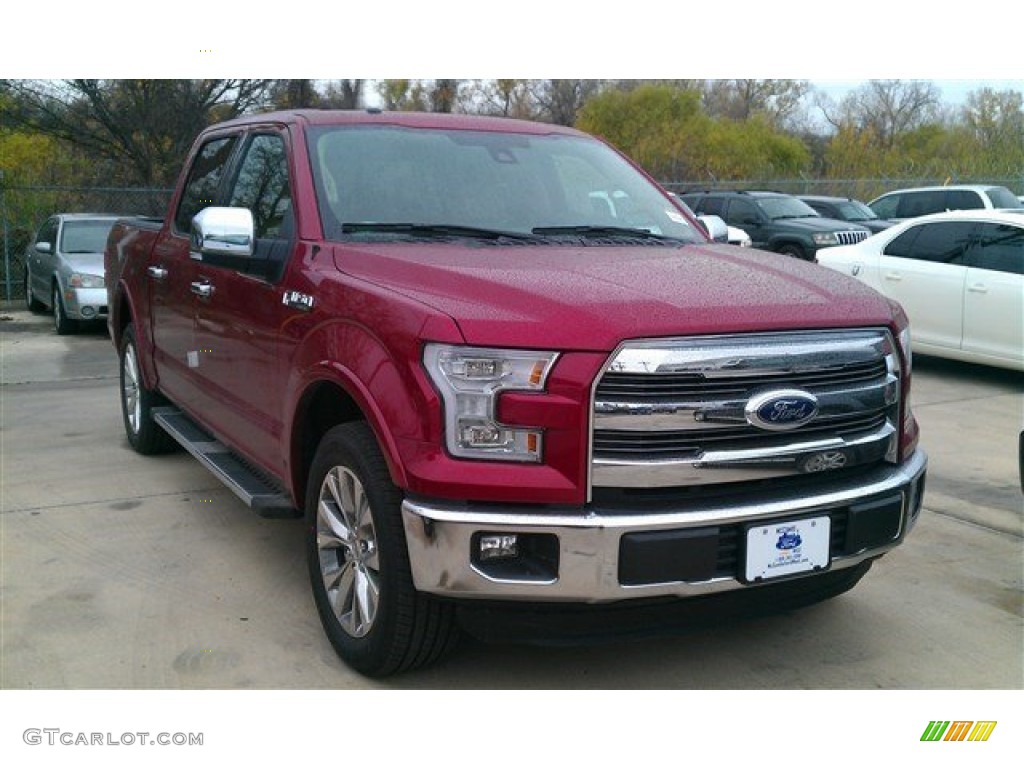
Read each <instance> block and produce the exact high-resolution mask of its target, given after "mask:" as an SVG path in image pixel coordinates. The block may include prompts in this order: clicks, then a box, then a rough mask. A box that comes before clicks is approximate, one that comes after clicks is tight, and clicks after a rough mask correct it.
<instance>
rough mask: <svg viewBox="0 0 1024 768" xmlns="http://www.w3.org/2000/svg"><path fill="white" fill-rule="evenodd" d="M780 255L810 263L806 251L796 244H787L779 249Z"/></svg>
mask: <svg viewBox="0 0 1024 768" xmlns="http://www.w3.org/2000/svg"><path fill="white" fill-rule="evenodd" d="M779 253H781V254H782V255H783V256H792V257H793V258H794V259H801V260H802V261H809V259H808V258H807V254H806V253H805V252H804V249H803V248H801V247H800V246H799V245H797V244H796V243H786V244H785V245H783V246H781V247H780V248H779Z"/></svg>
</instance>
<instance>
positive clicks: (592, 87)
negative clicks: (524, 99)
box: [533, 80, 603, 126]
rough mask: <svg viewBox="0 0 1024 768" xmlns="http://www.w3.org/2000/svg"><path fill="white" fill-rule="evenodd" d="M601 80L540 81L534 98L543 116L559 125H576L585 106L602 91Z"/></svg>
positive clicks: (536, 83)
mask: <svg viewBox="0 0 1024 768" xmlns="http://www.w3.org/2000/svg"><path fill="white" fill-rule="evenodd" d="M602 85H603V83H602V81H600V80H538V81H536V82H535V85H534V88H533V98H534V99H535V100H536V102H537V104H538V106H539V107H540V110H541V116H542V117H543V118H544V119H547V120H549V121H550V122H552V123H555V124H557V125H570V126H571V125H575V124H576V117H577V116H578V115H579V111H580V109H581V108H582V107H583V104H584V103H585V102H586V100H587V99H589V98H590V97H591V96H593V95H594V94H596V93H597V92H598V91H600V90H601V87H602Z"/></svg>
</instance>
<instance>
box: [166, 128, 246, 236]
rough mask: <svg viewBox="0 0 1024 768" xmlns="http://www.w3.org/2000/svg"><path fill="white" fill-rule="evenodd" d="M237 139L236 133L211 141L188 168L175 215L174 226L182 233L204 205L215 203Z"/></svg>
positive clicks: (205, 206)
mask: <svg viewBox="0 0 1024 768" xmlns="http://www.w3.org/2000/svg"><path fill="white" fill-rule="evenodd" d="M235 141H236V138H235V137H234V136H228V137H225V138H221V139H213V140H212V141H208V142H206V144H204V145H203V146H202V147H201V148H200V150H199V152H198V154H197V155H196V158H195V160H194V161H193V163H192V167H191V168H190V169H189V172H188V180H187V181H186V182H185V189H184V190H183V191H182V194H181V201H180V202H179V203H178V210H177V212H176V213H175V215H174V226H175V229H177V230H178V231H179V232H189V231H190V230H191V228H192V217H193V216H195V215H196V214H197V213H199V212H200V211H201V210H203V209H204V208H208V207H209V206H211V205H216V203H217V190H218V187H219V186H220V182H221V179H222V178H223V176H224V170H225V168H226V167H227V164H228V161H229V160H230V159H231V152H232V151H233V150H234V147H235Z"/></svg>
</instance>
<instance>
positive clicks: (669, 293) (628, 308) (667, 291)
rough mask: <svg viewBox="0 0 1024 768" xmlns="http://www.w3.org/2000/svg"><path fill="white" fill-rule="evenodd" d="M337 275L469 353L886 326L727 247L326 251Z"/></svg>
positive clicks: (844, 288) (847, 295) (863, 293)
mask: <svg viewBox="0 0 1024 768" xmlns="http://www.w3.org/2000/svg"><path fill="white" fill-rule="evenodd" d="M334 260H335V265H336V266H337V268H338V269H339V270H341V271H342V272H344V273H346V274H349V275H351V276H353V277H356V278H359V279H362V280H367V281H370V282H372V283H374V284H376V285H379V286H382V287H386V288H388V289H390V290H394V291H398V292H400V293H402V294H403V295H405V296H408V297H410V298H413V299H415V300H417V301H419V302H421V303H423V304H425V305H428V306H430V307H432V308H434V309H436V310H438V311H440V312H443V313H445V314H446V315H448V316H449V317H451V318H452V319H453V320H454V321H455V322H456V323H457V325H458V326H459V328H460V329H461V332H462V334H463V336H464V337H465V340H466V342H467V343H469V344H477V345H488V346H509V347H534V348H545V349H556V350H571V349H576V350H589V351H610V350H612V349H614V348H615V347H616V346H617V345H618V344H619V343H620V342H622V341H623V340H624V339H628V338H650V337H665V336H682V335H692V334H714V333H731V332H743V331H772V330H787V329H794V330H796V329H811V328H832V327H852V326H862V325H883V324H888V323H889V322H890V321H891V319H892V316H893V310H892V307H891V305H890V304H889V302H888V300H886V299H885V298H884V297H882V296H881V295H880V294H878V293H876V292H875V291H873V290H871V289H870V288H867V287H866V286H864V285H862V284H861V283H860V282H858V281H857V280H854V279H852V278H849V277H846V276H845V275H841V274H839V273H837V272H834V271H832V270H829V269H826V268H824V267H821V266H819V265H817V264H809V263H807V262H803V261H799V260H797V259H793V258H790V257H787V256H780V255H778V254H773V253H767V252H764V251H758V250H753V249H750V248H738V247H735V246H729V245H706V246H705V245H690V246H682V247H674V248H672V247H663V246H641V247H637V246H631V247H629V246H627V247H612V246H594V247H570V246H536V245H530V246H497V245H481V246H480V247H466V246H464V245H461V244H460V245H459V246H455V247H453V245H452V244H451V243H437V244H433V243H431V244H422V243H416V244H412V243H409V244H405V243H403V244H394V243H389V244H385V245H373V246H351V245H345V246H341V245H339V246H337V247H336V248H335V251H334Z"/></svg>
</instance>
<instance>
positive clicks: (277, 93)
mask: <svg viewBox="0 0 1024 768" xmlns="http://www.w3.org/2000/svg"><path fill="white" fill-rule="evenodd" d="M269 93H270V102H271V104H272V105H273V106H274V108H275V109H306V108H309V107H317V106H319V105H320V101H321V99H320V94H319V92H318V91H317V89H316V85H315V84H314V83H313V81H312V80H275V81H274V82H273V83H272V84H271V85H270V89H269Z"/></svg>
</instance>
